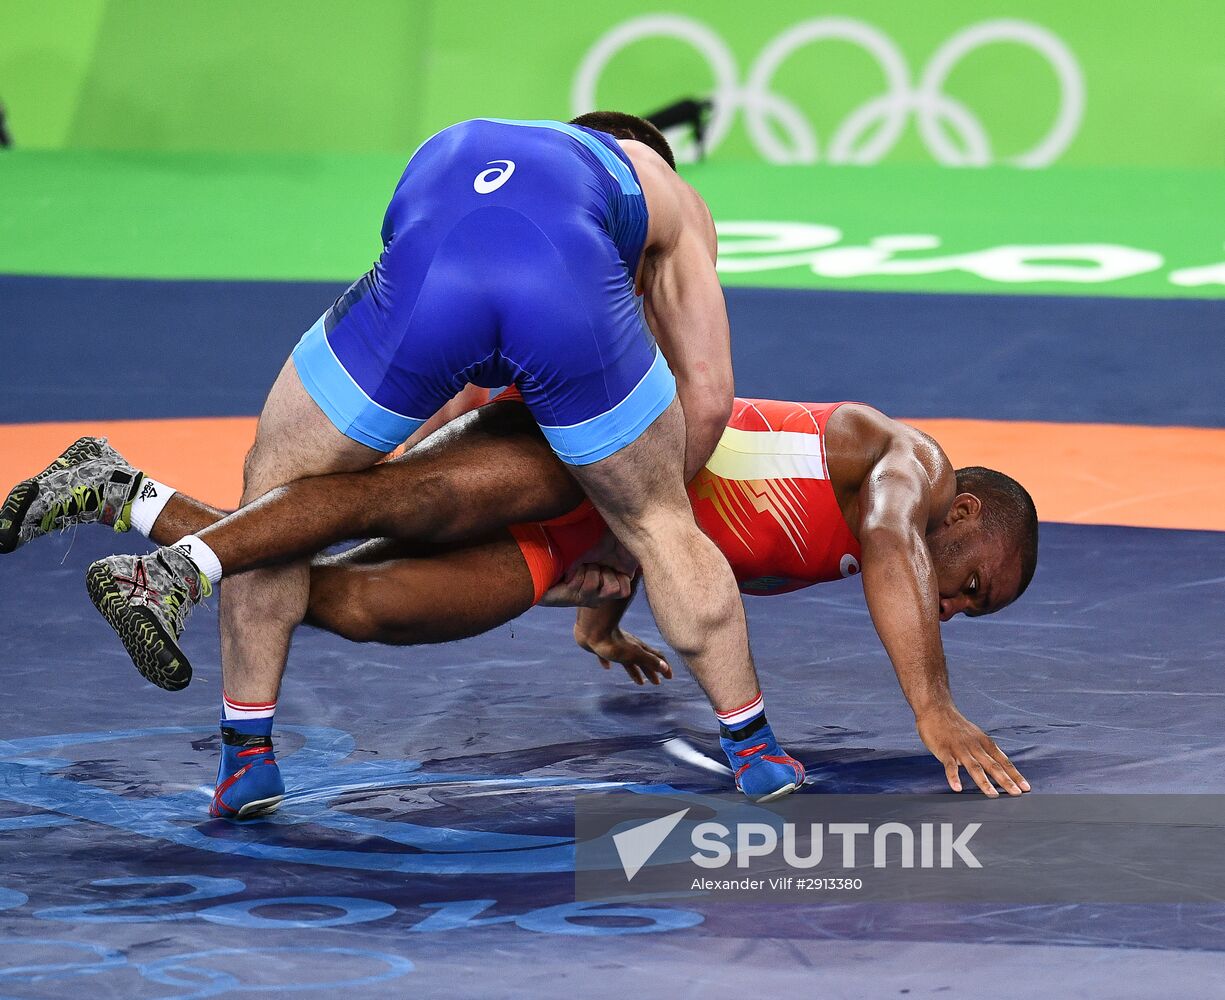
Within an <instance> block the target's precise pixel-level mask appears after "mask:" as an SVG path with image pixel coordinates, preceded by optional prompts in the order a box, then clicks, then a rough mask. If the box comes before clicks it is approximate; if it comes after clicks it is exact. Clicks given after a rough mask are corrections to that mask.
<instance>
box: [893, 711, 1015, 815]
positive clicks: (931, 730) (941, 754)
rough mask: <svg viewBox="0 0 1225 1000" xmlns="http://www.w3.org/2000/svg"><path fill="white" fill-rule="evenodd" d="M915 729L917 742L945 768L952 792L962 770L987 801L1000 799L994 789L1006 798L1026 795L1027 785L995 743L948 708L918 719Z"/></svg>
mask: <svg viewBox="0 0 1225 1000" xmlns="http://www.w3.org/2000/svg"><path fill="white" fill-rule="evenodd" d="M915 728H916V729H917V730H918V731H919V739H921V740H922V741H923V743H924V745H925V746H926V747H927V749H928V750H930V751H931V752H932V755H933V756H935V758H936V759H937V760H938V761H940V763H941V764H943V765H944V775H945V777H946V778H948V783H949V787H950V788H951V789H952V790H953V791H955V792H960V791H961V771H960V768H963V767H964V768H965V769H966V773H967V774H969V776H970V777H971V778H973V779H974V783H975V784H976V785H978V787H979V788H980V789H981V790H982V793H983V794H984V795H986V796H987V797H988V798H992V799H995V798H999V794H1000V793H999V792H997V791H996V790H995V785H999V786H1000V788H1002V789H1004V791H1006V792H1007V793H1008V794H1009V795H1020V794H1021V793H1022V792H1028V791H1029V782H1028V781H1026V780H1025V779H1024V778H1023V777H1022V776H1021V772H1020V771H1018V770H1017V769H1016V767H1015V766H1013V763H1012V761H1010V760H1009V759H1008V757H1007V756H1006V755H1005V753H1004V751H1003V750H1001V749H1000V748H999V747H997V746H996V745H995V741H994V740H993V739H992V738H991V737H990V736H988V735H987V734H986V733H984V732H983V731H982V730H981V729H979V728H978V726H976V725H974V723H972V722H971V721H970V720H969V719H967V718H966V717H965V716H964V715H962V714H961V713H960V712H959V711H957V709H956V708H953V707H952V706H951V705H950V706H948V707H946V708H940V709H935V710H933V711H930V712H926V713H924V714H922V715H920V716H918V717H917V718H916V719H915ZM993 781H994V782H995V784H992V782H993Z"/></svg>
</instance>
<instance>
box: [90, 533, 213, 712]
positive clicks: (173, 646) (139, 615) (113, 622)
mask: <svg viewBox="0 0 1225 1000" xmlns="http://www.w3.org/2000/svg"><path fill="white" fill-rule="evenodd" d="M85 586H86V588H87V589H88V590H89V598H90V600H91V601H93V602H94V607H95V608H97V609H98V611H99V613H100V614H101V615H102V617H103V618H105V619H106V620H107V623H108V624H109V625H110V627H111V628H113V629H114V630H115V633H116V634H117V635H118V636H119V639H120V641H122V642H123V646H124V648H125V649H126V650H127V651H128V655H129V656H130V657H132V662H133V663H134V664H135V665H136V669H137V670H139V671H140V673H141V676H143V677H144V678H145V680H147V681H149V682H150V683H151V684H156V685H157V686H158V687H160V688H164V689H165V690H167V691H180V690H182V689H183V688H185V687H187V685H188V684H189V683H191V664H190V663H188V662H187V657H186V656H184V655H183V651H182V650H181V649H179V643H178V638H179V636H180V635H182V634H183V626H184V625H185V624H186V622H187V616H188V615H190V614H191V610H192V608H194V607H195V606H196V605H197V604H199V603H200V601H202V600H203V599H204V598H206V597H209V596H211V595H212V593H213V585H212V584H211V583H210V582H209V580H208V577H206V576H205V575H204V574H203V573H201V572H200V570H199V569H198V568H197V566H196V564H195V563H194V562H192V561H191V557H190V556H188V555H187V553H186V552H184V551H183V550H182V549H180V548H178V547H175V546H170V547H167V548H162V549H158V550H157V551H156V552H153V553H150V554H149V555H147V556H108V557H107V558H105V559H99V560H98V561H97V562H96V563H94V564H93V565H91V566H90V567H89V569H88V570H87V571H86V573H85Z"/></svg>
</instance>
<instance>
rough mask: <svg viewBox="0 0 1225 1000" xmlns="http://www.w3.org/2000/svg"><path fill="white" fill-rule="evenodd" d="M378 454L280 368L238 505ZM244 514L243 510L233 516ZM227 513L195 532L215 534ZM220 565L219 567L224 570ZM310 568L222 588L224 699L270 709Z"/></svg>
mask: <svg viewBox="0 0 1225 1000" xmlns="http://www.w3.org/2000/svg"><path fill="white" fill-rule="evenodd" d="M380 458H381V454H380V453H379V452H378V451H376V450H374V449H372V448H368V447H366V446H365V445H363V444H359V443H357V442H356V441H352V440H350V439H349V438H347V437H345V436H344V435H343V434H341V433H340V432H339V431H338V430H336V428H335V427H334V426H333V425H332V422H331V421H330V420H329V419H328V417H327V415H326V414H325V413H324V412H323V411H322V410H321V409H320V408H319V405H318V404H317V403H316V402H315V401H314V400H313V399H312V398H311V396H310V395H309V393H308V392H307V391H306V389H305V387H304V386H303V385H302V382H301V380H300V378H299V377H298V373H297V370H296V368H295V366H294V362H293V360H292V359H290V360H289V361H286V362H285V366H284V367H283V368H282V369H281V372H280V374H279V375H278V376H277V379H276V382H275V383H274V384H273V386H272V389H271V390H270V391H269V393H268V399H267V401H266V402H265V403H264V409H263V412H262V413H261V414H260V419H259V424H258V426H257V428H256V433H255V443H254V444H253V445H252V446H251V450H250V452H249V453H248V455H247V459H246V462H245V463H244V466H243V495H242V503H243V504H248V503H250V502H251V501H253V500H255V499H256V498H258V497H261V496H263V495H264V494H265V493H267V492H268V491H269V490H271V489H274V488H275V487H277V486H281V485H283V484H285V483H288V482H291V481H294V480H297V479H301V478H302V477H304V476H318V475H320V474H323V473H327V472H336V471H354V470H357V469H362V468H366V467H368V466H370V465H373V464H374V463H375V462H377V461H378V460H379V459H380ZM238 513H239V514H241V510H240V511H239V512H238ZM235 516H236V515H234V514H231V515H229V517H227V518H222V520H220V521H218V522H217V524H216V525H213V526H212V527H210V528H206V529H205V530H204V531H202V532H200V534H199V536H198V537H201V538H203V537H204V536H205V535H207V534H208V533H209V532H213V531H217V530H218V527H220V526H224V525H225V524H226V521H227V520H230V519H232V518H234V517H235ZM223 565H224V564H223ZM309 593H310V567H309V564H308V563H307V562H306V561H298V562H289V563H285V564H284V565H279V566H277V567H276V568H274V569H269V570H260V571H258V572H255V573H250V574H246V575H243V576H235V577H232V578H231V579H229V580H228V581H227V582H226V585H225V587H224V588H223V594H222V598H221V610H220V616H219V617H220V624H221V666H222V675H223V678H224V685H225V692H226V694H227V695H228V696H229V697H231V698H233V699H235V700H237V701H240V702H249V703H259V704H264V703H270V702H275V701H276V697H277V693H278V691H279V690H280V686H281V675H282V674H283V673H284V670H285V660H286V657H287V655H288V653H289V640H290V637H291V635H292V634H293V630H294V629H295V628H296V627H297V626H298V624H299V623H300V622H301V621H302V618H303V616H304V615H305V613H306V607H307V601H308V598H309Z"/></svg>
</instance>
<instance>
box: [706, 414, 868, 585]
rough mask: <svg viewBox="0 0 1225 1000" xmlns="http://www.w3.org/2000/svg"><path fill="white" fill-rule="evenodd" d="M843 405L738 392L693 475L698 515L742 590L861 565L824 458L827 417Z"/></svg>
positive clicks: (835, 575) (849, 571)
mask: <svg viewBox="0 0 1225 1000" xmlns="http://www.w3.org/2000/svg"><path fill="white" fill-rule="evenodd" d="M840 405H842V404H841V403H792V402H784V401H779V400H760V399H737V400H736V402H735V406H734V408H733V410H732V418H731V420H730V421H728V426H727V430H726V431H725V432H724V434H723V437H722V439H721V440H720V441H719V445H718V447H717V448H716V449H715V452H714V454H713V455H712V456H711V458H710V461H709V462H707V463H706V468H705V469H703V470H702V471H701V472H700V473H698V475H697V477H696V478H695V479H694V481H693V482H692V483H691V484H690V486H689V498H690V501H691V502H692V504H693V510H694V516H695V517H696V518H697V522H698V524H699V525H700V526H701V528H702V530H703V531H705V532H706V534H708V535H709V536H710V537H711V538H712V539H714V541H715V544H716V545H718V546H719V548H720V549H721V550H722V551H723V554H724V555H726V556H727V558H728V562H730V563H731V566H732V570H733V572H734V573H735V574H736V580H737V582H738V583H739V584H740V589H741V590H743V591H744V592H745V593H748V594H775V593H784V592H786V591H790V590H798V589H799V588H801V587H807V586H810V585H811V584H814V583H821V582H823V581H826V580H837V579H840V578H842V577H844V576H852V575H854V574H855V573H857V572H858V570H859V555H860V553H859V543H858V542H857V541H856V540H855V536H854V535H852V534H851V530H850V528H849V527H848V526H847V524H846V521H845V519H844V518H843V516H842V511H841V509H840V508H839V507H838V501H837V498H836V497H835V495H834V491H833V487H832V485H831V483H830V481H829V467H828V463H827V462H826V457H825V424H826V421H828V419H829V417H830V415H831V414H832V413H833V412H834V411H835V410H836V409H837V408H838V407H839V406H840Z"/></svg>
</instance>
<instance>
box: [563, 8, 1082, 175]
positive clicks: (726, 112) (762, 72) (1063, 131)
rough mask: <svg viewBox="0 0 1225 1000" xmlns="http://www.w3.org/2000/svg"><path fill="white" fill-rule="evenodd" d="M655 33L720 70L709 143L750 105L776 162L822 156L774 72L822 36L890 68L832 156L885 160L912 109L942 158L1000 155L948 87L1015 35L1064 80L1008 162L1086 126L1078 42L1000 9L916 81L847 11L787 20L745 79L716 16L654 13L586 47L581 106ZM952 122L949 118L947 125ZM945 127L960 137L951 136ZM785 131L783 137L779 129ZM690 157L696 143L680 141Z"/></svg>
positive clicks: (576, 89)
mask: <svg viewBox="0 0 1225 1000" xmlns="http://www.w3.org/2000/svg"><path fill="white" fill-rule="evenodd" d="M651 38H665V39H674V40H676V41H680V42H683V43H685V44H687V45H688V46H690V47H691V48H692V49H694V50H695V51H696V52H697V53H698V55H700V56H701V57H702V58H703V59H704V60H705V61H706V65H707V67H708V68H709V69H710V71H711V74H712V76H713V88H712V94H713V97H714V110H713V113H712V116H711V121H710V126H709V128H708V131H707V142H706V145H707V149H708V150H713V149H714V148H716V147H717V146H718V145H719V143H720V142H722V141H723V139H724V138H725V137H726V136H727V133H728V131H729V130H730V129H731V127H732V123H733V121H734V119H735V117H736V113H737V112H738V111H743V112H744V118H745V125H746V127H747V129H748V133H749V137H750V139H751V140H752V142H753V144H754V146H755V147H756V148H757V151H758V152H759V153H760V154H761V155H762V157H763V158H764V159H766V160H767V161H768V162H770V163H815V162H817V160H818V159H820V158H821V151H820V148H819V146H820V143H819V142H818V139H817V135H816V133H815V131H814V130H813V128H812V125H811V123H810V122H809V121H808V119H807V118H806V117H805V116H804V113H803V112H802V111H801V110H800V108H799V107H798V106H797V105H796V104H795V102H794V101H792V100H790V99H788V98H786V97H783V96H782V95H780V94H778V93H776V92H774V91H773V90H771V89H770V88H771V84H772V82H773V80H774V77H775V74H776V73H777V72H778V70H779V69H780V68H781V66H782V65H783V63H785V62H786V61H787V59H788V58H790V57H791V56H792V55H793V54H794V53H795V52H796V51H798V50H799V49H801V48H804V47H805V46H807V45H810V44H812V43H815V42H824V41H842V42H848V43H850V44H852V45H857V46H859V47H860V48H861V49H863V50H864V51H865V52H867V53H868V54H869V55H870V56H871V57H872V58H873V59H874V60H875V61H876V63H877V65H878V66H879V67H880V69H881V72H882V73H883V75H884V77H885V92H884V93H883V94H879V95H878V96H876V97H872V98H870V99H869V100H868V101H866V102H865V103H863V104H861V105H860V106H859V107H858V108H856V109H855V110H854V111H852V112H851V113H850V114H849V115H848V116H847V117H846V119H845V120H844V121H843V122H842V123H841V124H840V125H839V126H838V127H837V128H836V129H835V130H834V133H833V135H832V136H831V137H830V140H829V145H828V150H827V152H826V153H825V156H824V158H825V159H826V160H827V161H828V162H830V163H856V164H870V163H877V162H879V161H880V160H881V159H882V158H883V157H884V156H886V155H887V154H888V152H889V151H890V150H891V149H892V148H893V146H894V144H895V143H896V142H897V141H898V139H899V138H900V137H901V135H902V132H903V130H904V129H905V127H906V124H907V122H908V120H909V119H910V116H911V115H913V116H914V119H915V123H916V125H917V126H918V131H919V137H920V138H921V139H922V141H923V143H924V145H926V147H927V149H928V150H929V151H930V152H931V154H932V156H933V157H934V158H935V159H936V161H937V162H939V163H941V164H944V165H945V166H986V165H987V164H990V163H993V162H997V160H996V158H995V156H994V153H993V151H992V148H991V142H990V140H989V139H988V137H987V132H986V129H985V128H984V127H983V124H982V122H981V121H980V120H979V118H978V116H977V115H975V114H974V112H973V111H971V110H970V109H969V108H968V107H967V106H966V105H965V103H964V102H962V101H959V100H957V99H956V98H954V97H951V96H949V95H948V94H946V93H944V90H943V87H944V84H945V83H946V82H947V80H948V78H949V75H950V74H951V73H952V72H953V70H954V68H955V67H956V66H957V65H958V64H959V63H960V62H961V60H962V59H964V58H965V57H966V56H967V55H969V54H970V53H971V52H973V51H975V50H976V49H979V48H982V47H984V46H987V45H993V44H996V43H1001V42H1008V43H1012V44H1016V45H1022V46H1025V47H1027V48H1029V49H1031V50H1032V51H1034V52H1036V53H1037V54H1038V55H1039V56H1041V57H1042V58H1043V59H1044V60H1045V61H1046V63H1047V65H1048V66H1049V67H1050V68H1051V70H1052V72H1053V73H1054V75H1055V79H1056V81H1057V83H1058V85H1059V110H1058V112H1057V113H1056V115H1055V120H1054V122H1053V123H1052V124H1051V127H1050V129H1049V130H1048V131H1047V133H1046V135H1044V136H1043V137H1042V138H1041V139H1040V140H1039V141H1038V142H1037V143H1036V144H1035V145H1034V146H1032V147H1031V148H1030V149H1028V150H1025V151H1024V152H1022V153H1018V154H1016V155H1013V156H1008V157H1005V158H1003V160H1002V161H1001V162H1004V163H1011V164H1014V165H1016V166H1020V167H1045V166H1048V165H1049V164H1051V163H1053V162H1054V161H1055V160H1056V159H1058V158H1059V156H1060V155H1061V154H1062V153H1063V151H1064V150H1065V149H1067V147H1068V145H1069V144H1070V143H1071V142H1072V140H1073V139H1074V138H1075V137H1076V134H1077V132H1078V131H1079V129H1080V123H1081V119H1082V118H1083V117H1084V110H1085V81H1084V75H1083V74H1082V72H1081V68H1080V64H1079V63H1078V62H1077V60H1076V56H1075V55H1074V54H1073V53H1072V51H1071V49H1069V48H1068V46H1067V45H1066V44H1065V43H1064V42H1063V40H1062V39H1060V38H1059V37H1058V36H1057V35H1055V34H1054V33H1053V32H1051V31H1050V30H1048V29H1047V28H1044V27H1042V26H1040V25H1037V24H1033V23H1031V22H1028V21H1018V20H1011V19H1000V20H992V21H983V22H981V23H978V24H972V25H970V26H969V27H966V28H963V29H962V30H961V31H958V32H957V33H956V34H955V35H953V36H952V37H951V38H949V39H948V40H947V41H946V42H944V44H943V45H941V46H940V47H939V48H938V49H937V50H936V52H935V53H934V54H933V55H932V57H931V59H930V60H929V61H928V63H927V65H926V66H925V67H924V68H923V71H922V73H921V74H920V75H919V79H918V83H917V85H916V84H915V83H914V82H913V81H912V77H911V73H910V69H909V67H908V65H907V62H906V56H905V55H904V54H903V53H902V51H901V49H900V48H899V47H898V45H897V43H896V42H894V41H893V39H892V38H890V37H889V36H888V35H886V34H885V33H884V32H883V31H881V30H880V29H879V28H877V27H874V26H873V25H871V24H867V23H866V22H864V21H858V20H855V19H854V18H849V17H821V18H815V19H813V20H808V21H802V22H800V23H798V24H794V25H792V26H791V27H789V28H787V29H786V30H785V31H784V32H783V33H782V34H780V35H779V36H778V37H777V38H775V39H774V40H773V41H771V42H770V43H769V44H768V45H767V46H766V47H765V48H764V49H763V50H762V51H761V53H760V54H759V55H758V57H757V60H756V61H755V62H754V63H753V65H752V66H751V67H750V69H749V72H748V76H747V78H746V81H745V83H744V84H743V85H741V84H740V82H739V81H740V69H739V67H738V65H737V63H736V57H735V55H734V54H733V53H732V51H731V49H730V48H729V47H728V45H727V42H726V41H724V39H723V38H722V36H720V35H719V33H718V32H716V31H715V30H714V29H712V28H711V27H710V26H709V25H707V24H704V23H702V22H701V21H697V20H694V19H693V18H689V17H684V16H681V15H676V14H647V15H644V16H642V17H636V18H633V19H631V20H629V21H625V22H624V23H622V24H619V25H617V26H616V27H614V28H613V29H611V30H610V31H609V32H607V33H606V34H605V35H604V36H603V37H601V38H600V39H599V40H598V41H596V43H595V44H594V45H592V46H591V48H590V49H588V50H587V52H586V54H585V55H584V56H583V59H582V61H581V62H580V64H579V67H578V71H577V73H576V74H575V77H574V82H573V85H572V87H571V91H570V105H571V107H572V108H573V110H574V113H575V114H581V113H583V112H585V111H590V110H591V109H592V108H595V107H597V106H598V105H599V101H598V100H597V91H598V84H599V81H600V77H601V75H602V74H603V72H604V70H605V68H606V67H607V66H608V64H609V62H611V60H612V59H613V57H614V56H616V55H618V54H619V53H620V52H621V51H622V50H624V49H626V48H628V47H629V46H631V45H634V44H636V43H638V42H641V41H644V40H646V39H651ZM942 126H944V127H942ZM945 127H947V128H948V129H949V130H950V131H951V132H952V133H953V134H954V135H955V136H956V137H957V139H958V140H959V143H958V142H957V141H953V139H951V138H950V136H949V134H948V133H946V131H945ZM780 131H781V133H782V134H783V135H784V136H785V139H780V137H779V134H778V132H780ZM678 158H684V159H692V158H693V150H692V149H688V148H683V149H680V150H678Z"/></svg>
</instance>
